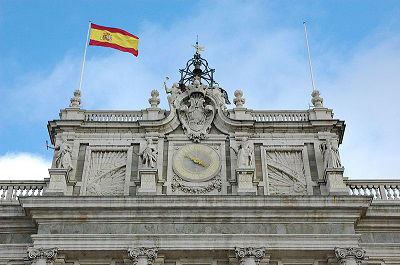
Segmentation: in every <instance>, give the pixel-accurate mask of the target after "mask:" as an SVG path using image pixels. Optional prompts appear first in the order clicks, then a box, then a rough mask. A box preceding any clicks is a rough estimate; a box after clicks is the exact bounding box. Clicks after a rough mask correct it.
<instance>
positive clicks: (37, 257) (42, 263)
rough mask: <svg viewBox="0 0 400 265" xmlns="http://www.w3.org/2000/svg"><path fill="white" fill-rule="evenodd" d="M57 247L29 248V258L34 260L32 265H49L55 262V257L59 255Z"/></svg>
mask: <svg viewBox="0 0 400 265" xmlns="http://www.w3.org/2000/svg"><path fill="white" fill-rule="evenodd" d="M57 251H58V249H57V248H47V249H44V248H33V247H29V248H28V251H27V252H28V259H29V260H30V261H31V262H32V263H31V264H32V265H47V264H53V261H54V259H55V258H56V256H57Z"/></svg>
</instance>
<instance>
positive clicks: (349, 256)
mask: <svg viewBox="0 0 400 265" xmlns="http://www.w3.org/2000/svg"><path fill="white" fill-rule="evenodd" d="M335 255H336V258H337V260H338V262H339V264H340V265H361V261H362V260H363V259H365V250H363V249H362V248H335Z"/></svg>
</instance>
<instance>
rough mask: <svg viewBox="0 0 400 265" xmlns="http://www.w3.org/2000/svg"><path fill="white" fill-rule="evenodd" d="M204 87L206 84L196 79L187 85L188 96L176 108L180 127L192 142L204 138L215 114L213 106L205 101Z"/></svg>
mask: <svg viewBox="0 0 400 265" xmlns="http://www.w3.org/2000/svg"><path fill="white" fill-rule="evenodd" d="M205 89H206V86H204V85H202V84H200V83H199V82H198V81H197V80H196V81H195V82H194V83H193V84H191V85H190V86H189V97H188V98H186V100H184V101H183V102H182V104H181V105H180V107H179V109H178V114H179V118H180V120H181V122H182V127H183V129H184V130H185V132H186V134H187V135H188V137H189V138H190V139H191V140H193V141H194V142H200V140H201V139H204V138H205V136H206V134H207V133H208V131H209V130H210V128H211V123H212V121H213V118H214V114H215V108H214V107H213V106H212V105H211V104H208V103H207V102H206V98H205V96H204V94H205Z"/></svg>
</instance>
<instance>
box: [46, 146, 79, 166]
mask: <svg viewBox="0 0 400 265" xmlns="http://www.w3.org/2000/svg"><path fill="white" fill-rule="evenodd" d="M47 147H48V148H51V149H54V150H55V154H54V159H55V164H56V168H63V169H67V170H68V173H69V172H71V170H72V169H73V167H72V156H71V153H72V150H71V146H70V145H69V144H68V143H67V141H66V140H65V139H61V140H60V141H59V142H58V144H56V145H55V146H49V145H48V146H47Z"/></svg>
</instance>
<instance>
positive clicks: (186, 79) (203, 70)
mask: <svg viewBox="0 0 400 265" xmlns="http://www.w3.org/2000/svg"><path fill="white" fill-rule="evenodd" d="M194 47H195V48H196V53H195V54H194V55H193V58H192V59H190V60H189V61H188V62H187V63H186V67H185V68H184V69H179V72H180V73H181V80H180V81H179V85H180V86H181V87H182V86H183V85H184V86H186V85H187V84H188V83H189V84H191V83H193V81H194V79H199V81H200V83H201V81H202V80H204V81H205V82H207V84H208V86H209V87H210V88H211V87H214V84H217V83H216V82H215V81H214V72H215V69H211V68H210V67H209V66H208V62H207V60H206V59H203V58H201V55H200V52H199V51H201V50H202V49H200V48H201V47H200V46H199V45H198V42H196V45H195V46H194ZM199 47H200V48H199Z"/></svg>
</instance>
